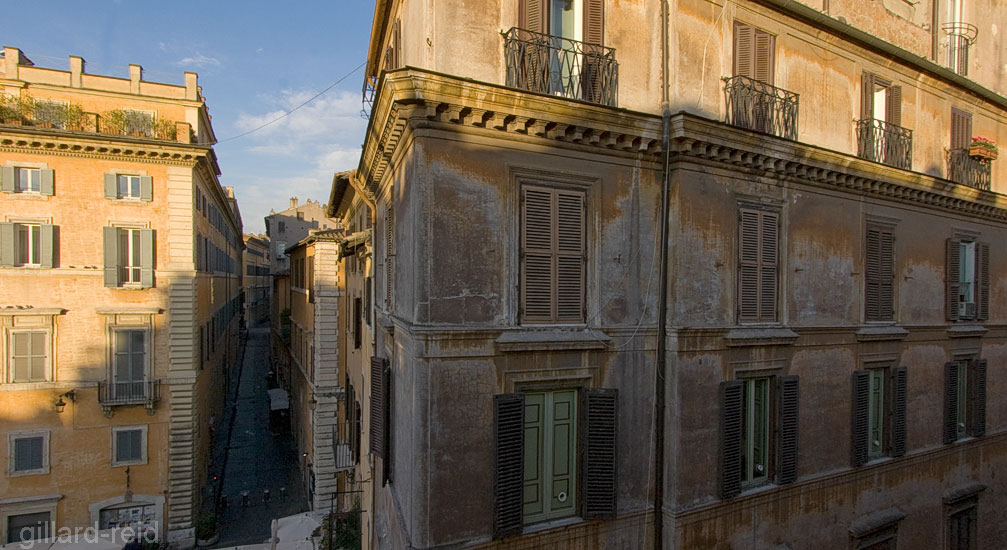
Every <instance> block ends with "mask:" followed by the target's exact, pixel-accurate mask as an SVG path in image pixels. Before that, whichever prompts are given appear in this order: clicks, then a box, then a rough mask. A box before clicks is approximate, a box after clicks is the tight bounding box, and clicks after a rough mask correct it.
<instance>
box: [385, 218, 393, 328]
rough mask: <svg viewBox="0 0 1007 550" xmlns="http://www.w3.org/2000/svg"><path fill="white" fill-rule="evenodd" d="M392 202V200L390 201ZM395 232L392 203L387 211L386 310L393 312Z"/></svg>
mask: <svg viewBox="0 0 1007 550" xmlns="http://www.w3.org/2000/svg"><path fill="white" fill-rule="evenodd" d="M389 200H391V199H389ZM394 232H395V217H394V210H393V209H392V204H391V202H389V203H388V209H387V210H386V211H385V310H387V311H391V310H392V286H393V282H394V265H393V264H392V258H393V257H394V252H393V250H394V246H395V242H394V239H393V236H394Z"/></svg>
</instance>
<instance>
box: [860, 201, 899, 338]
mask: <svg viewBox="0 0 1007 550" xmlns="http://www.w3.org/2000/svg"><path fill="white" fill-rule="evenodd" d="M895 268H896V255H895V224H894V223H887V222H884V221H880V220H869V221H868V222H867V224H866V228H865V233H864V287H863V291H864V307H863V310H864V311H863V315H864V322H865V323H884V324H892V323H894V322H896V320H897V318H898V317H897V312H896V309H897V305H898V300H897V299H896V297H895V293H896V290H897V284H896V277H895Z"/></svg>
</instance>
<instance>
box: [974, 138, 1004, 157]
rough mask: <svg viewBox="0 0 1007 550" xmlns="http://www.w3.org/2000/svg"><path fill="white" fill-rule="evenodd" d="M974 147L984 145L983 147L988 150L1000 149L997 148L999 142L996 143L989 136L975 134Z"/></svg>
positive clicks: (995, 150)
mask: <svg viewBox="0 0 1007 550" xmlns="http://www.w3.org/2000/svg"><path fill="white" fill-rule="evenodd" d="M972 147H982V148H983V149H988V150H990V151H992V152H994V153H996V152H997V151H998V150H997V144H996V142H995V141H993V140H992V139H990V138H988V137H983V136H975V137H973V138H972Z"/></svg>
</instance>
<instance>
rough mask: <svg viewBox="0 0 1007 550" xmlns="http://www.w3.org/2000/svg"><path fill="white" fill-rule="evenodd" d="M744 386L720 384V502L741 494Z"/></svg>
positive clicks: (729, 383)
mask: <svg viewBox="0 0 1007 550" xmlns="http://www.w3.org/2000/svg"><path fill="white" fill-rule="evenodd" d="M744 395H745V383H744V382H742V381H741V380H729V381H726V382H721V383H720V471H719V474H720V475H719V480H718V481H719V488H720V498H722V499H728V498H732V497H734V496H737V495H738V493H740V492H741V429H742V423H743V419H744Z"/></svg>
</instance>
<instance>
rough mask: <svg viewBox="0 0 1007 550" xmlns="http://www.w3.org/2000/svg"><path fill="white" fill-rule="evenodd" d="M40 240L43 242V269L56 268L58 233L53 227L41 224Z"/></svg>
mask: <svg viewBox="0 0 1007 550" xmlns="http://www.w3.org/2000/svg"><path fill="white" fill-rule="evenodd" d="M39 239H40V240H41V243H40V244H41V246H40V248H41V251H42V258H40V262H39V263H40V264H41V265H42V267H55V265H56V231H55V228H54V227H53V226H52V225H49V224H45V223H44V224H41V225H40V226H39Z"/></svg>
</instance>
